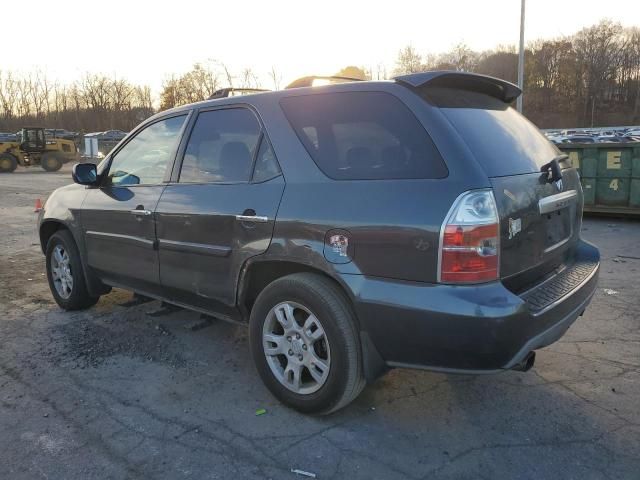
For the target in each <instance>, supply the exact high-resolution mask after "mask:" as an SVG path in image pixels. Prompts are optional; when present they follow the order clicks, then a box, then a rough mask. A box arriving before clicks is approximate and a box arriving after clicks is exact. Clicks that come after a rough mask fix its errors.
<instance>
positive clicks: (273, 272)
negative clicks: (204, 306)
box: [237, 259, 360, 328]
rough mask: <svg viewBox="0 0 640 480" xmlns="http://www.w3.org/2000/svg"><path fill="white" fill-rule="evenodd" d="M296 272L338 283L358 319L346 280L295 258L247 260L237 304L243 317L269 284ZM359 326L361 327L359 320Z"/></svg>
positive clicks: (240, 280) (246, 315) (239, 285)
mask: <svg viewBox="0 0 640 480" xmlns="http://www.w3.org/2000/svg"><path fill="white" fill-rule="evenodd" d="M294 273H313V274H317V275H319V276H321V277H323V278H325V279H327V280H329V281H330V282H331V283H333V284H334V285H336V286H337V287H338V288H339V289H340V290H341V291H342V293H344V294H345V296H346V297H347V300H348V301H349V303H350V304H351V307H352V308H353V310H354V317H355V318H356V320H357V315H355V308H354V305H353V299H354V297H353V292H351V290H350V289H349V288H348V287H347V285H346V284H345V283H344V282H341V281H340V279H339V277H337V276H334V275H331V274H330V273H328V272H326V271H325V270H322V269H320V268H318V267H317V266H314V265H310V264H306V263H303V262H299V261H295V260H282V259H256V260H253V261H251V260H249V261H247V262H246V264H245V265H244V267H243V269H242V271H241V272H240V277H239V280H238V287H237V305H238V307H239V308H240V310H241V312H242V314H243V317H244V318H245V319H248V318H249V314H250V313H251V308H252V306H253V303H254V302H255V300H256V298H257V297H258V295H259V294H260V292H261V291H262V290H263V289H264V288H265V287H266V286H267V285H269V284H270V283H271V282H273V281H274V280H277V279H278V278H282V277H285V276H287V275H292V274H294ZM358 328H360V325H359V321H358Z"/></svg>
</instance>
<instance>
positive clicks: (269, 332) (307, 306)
mask: <svg viewBox="0 0 640 480" xmlns="http://www.w3.org/2000/svg"><path fill="white" fill-rule="evenodd" d="M249 341H250V345H251V353H252V356H253V360H254V362H255V364H256V368H257V370H258V373H259V374H260V377H261V378H262V381H263V382H264V383H265V385H266V386H267V388H268V389H269V390H270V391H271V393H273V395H274V396H275V397H276V398H278V400H280V401H281V402H282V403H284V404H285V405H288V406H290V407H292V408H294V409H296V410H298V411H300V412H303V413H313V414H329V413H332V412H335V411H336V410H339V409H340V408H342V407H344V406H346V405H347V404H349V403H350V402H351V401H352V400H354V399H355V398H356V397H357V396H358V394H359V393H360V392H361V391H362V389H363V388H364V385H365V381H364V376H363V373H362V356H361V354H360V342H359V340H358V329H357V326H356V318H355V315H354V313H353V310H352V308H351V305H350V304H349V301H348V300H347V298H346V296H345V295H344V293H343V292H342V291H341V289H340V288H339V287H338V286H337V285H335V284H334V283H333V282H331V281H330V280H329V279H326V278H324V277H322V276H320V275H315V274H311V273H297V274H293V275H288V276H286V277H283V278H280V279H278V280H275V281H274V282H272V283H271V284H269V285H268V286H267V287H266V288H265V289H264V290H263V291H262V292H261V293H260V295H259V296H258V298H257V299H256V301H255V304H254V306H253V309H252V311H251V319H250V325H249Z"/></svg>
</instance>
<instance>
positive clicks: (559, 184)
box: [554, 179, 563, 192]
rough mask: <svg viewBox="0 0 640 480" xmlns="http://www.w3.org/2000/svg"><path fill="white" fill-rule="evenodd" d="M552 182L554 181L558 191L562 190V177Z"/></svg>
mask: <svg viewBox="0 0 640 480" xmlns="http://www.w3.org/2000/svg"><path fill="white" fill-rule="evenodd" d="M554 183H555V185H556V188H557V189H558V191H559V192H561V191H562V187H563V185H562V179H560V180H556V181H555V182H554Z"/></svg>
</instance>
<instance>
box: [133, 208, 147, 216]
mask: <svg viewBox="0 0 640 480" xmlns="http://www.w3.org/2000/svg"><path fill="white" fill-rule="evenodd" d="M129 212H130V213H133V214H134V215H144V216H147V215H151V210H140V209H137V208H136V209H134V210H129Z"/></svg>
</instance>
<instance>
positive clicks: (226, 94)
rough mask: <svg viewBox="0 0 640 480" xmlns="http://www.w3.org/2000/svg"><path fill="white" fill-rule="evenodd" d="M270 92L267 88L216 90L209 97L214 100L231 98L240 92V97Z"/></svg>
mask: <svg viewBox="0 0 640 480" xmlns="http://www.w3.org/2000/svg"><path fill="white" fill-rule="evenodd" d="M270 91H271V90H268V89H266V88H234V87H228V88H221V89H220V90H216V91H215V92H213V94H212V95H211V96H210V97H209V100H213V99H215V98H226V97H231V94H232V93H234V92H239V93H240V95H247V94H250V93H260V92H270Z"/></svg>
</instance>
